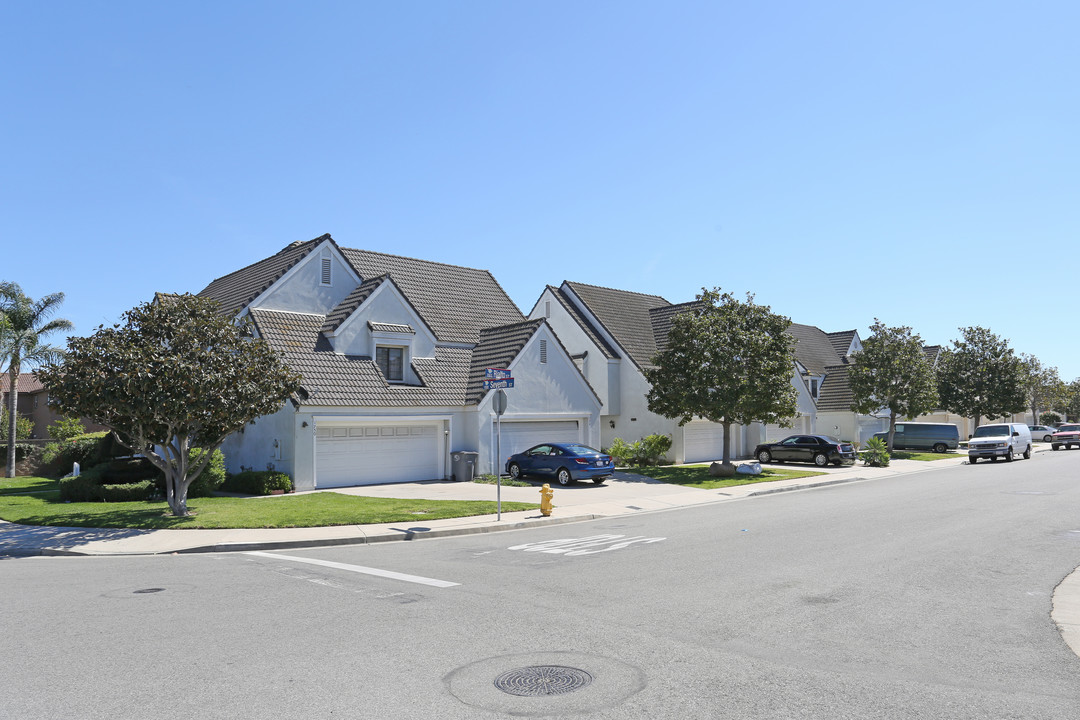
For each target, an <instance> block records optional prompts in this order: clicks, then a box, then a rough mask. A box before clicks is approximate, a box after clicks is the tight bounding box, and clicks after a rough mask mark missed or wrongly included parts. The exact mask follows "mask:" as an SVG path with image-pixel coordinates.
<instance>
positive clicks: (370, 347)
mask: <svg viewBox="0 0 1080 720" xmlns="http://www.w3.org/2000/svg"><path fill="white" fill-rule="evenodd" d="M368 322H375V323H389V324H393V325H408V326H410V327H412V329H413V330H415V331H416V334H415V335H401V336H396V335H395V336H394V337H393V339H390V336H387V335H379V334H377V333H375V334H373V333H372V331H371V328H370V327H368ZM376 335H378V336H379V344H380V345H383V344H386V345H390V344H393V345H397V344H407V345H408V347H409V353H410V356H411V357H414V358H418V357H421V358H430V357H435V337H434V336H433V335H432V334H431V333H430V332H429V331H428V329H427V328H426V327H425V326H424V324H423V322H422V321H421V320H420V318H419V317H417V315H416V313H415V312H414V311H413V309H412V308H411V307H409V305H408V303H406V302H405V299H404V298H403V297H402V296H401V295H400V294H399V293H398V292H397V291H396V290H395V289H394V287H393V285H391V284H390V283H384V284H383V285H382V286H380V287H379V288H378V289H377V290H376V291H375V292H374V293H372V294H371V297H369V298H368V299H367V300H365V301H364V304H363V305H361V306H360V307H359V308H357V309H356V312H354V313H353V314H352V315H351V316H349V318H348V319H347V320H345V322H343V323H342V324H341V326H340V327H338V329H337V331H336V332H335V333H334V335H333V337H332V338H331V343H332V344H333V346H334V351H335V352H339V353H341V354H343V355H364V356H369V357H374V356H375V336H376Z"/></svg>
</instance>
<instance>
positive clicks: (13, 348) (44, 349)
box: [0, 282, 72, 478]
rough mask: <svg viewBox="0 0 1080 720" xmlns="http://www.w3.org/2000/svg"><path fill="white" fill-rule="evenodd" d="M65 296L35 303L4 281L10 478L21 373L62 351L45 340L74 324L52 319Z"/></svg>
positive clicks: (0, 293) (0, 331)
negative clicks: (47, 343) (24, 366)
mask: <svg viewBox="0 0 1080 720" xmlns="http://www.w3.org/2000/svg"><path fill="white" fill-rule="evenodd" d="M62 302H64V293H62V292H61V293H53V294H52V295H46V296H45V297H43V298H41V299H40V300H37V301H34V300H32V299H31V298H28V297H27V296H26V294H25V293H23V291H22V288H21V287H19V286H18V284H17V283H13V282H0V364H2V363H3V362H5V361H6V362H7V363H8V377H9V379H10V382H9V388H10V392H9V393H8V418H10V419H11V422H9V423H8V427H9V428H10V429H9V431H8V438H7V477H9V478H10V477H15V435H16V433H15V425H16V423H15V417H16V415H15V408H16V407H17V403H18V400H19V373H20V372H22V367H23V365H24V364H25V365H27V366H29V365H36V364H39V363H42V362H46V361H48V360H52V359H54V358H55V357H56V356H57V355H59V354H60V352H61V350H60V349H59V348H56V347H53V346H52V345H46V344H45V343H44V342H43V341H44V339H45V338H46V337H48V336H49V335H51V334H53V333H54V332H57V331H61V330H70V329H71V327H72V325H71V321H69V320H64V319H63V318H56V319H55V320H49V317H50V316H51V315H52V314H53V313H54V312H56V310H57V308H58V307H60V304H61V303H62Z"/></svg>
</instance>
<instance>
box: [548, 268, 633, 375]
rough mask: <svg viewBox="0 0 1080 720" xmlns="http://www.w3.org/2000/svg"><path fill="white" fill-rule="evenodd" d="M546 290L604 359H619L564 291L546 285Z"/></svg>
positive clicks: (617, 354)
mask: <svg viewBox="0 0 1080 720" xmlns="http://www.w3.org/2000/svg"><path fill="white" fill-rule="evenodd" d="M548 290H550V291H551V294H552V295H554V296H555V299H556V300H558V302H559V304H560V305H562V306H563V308H565V309H566V312H567V313H569V315H570V317H572V318H573V319H574V320H575V321H577V324H578V325H579V326H580V327H581V329H582V330H583V331H584V332H585V334H586V335H587V336H588V337H589V339H590V340H592V342H593V344H595V345H596V346H597V347H598V348H600V352H602V353H603V354H604V357H606V358H608V359H609V360H612V359H614V358H617V357H619V353H617V352H615V349H614V348H613V347H611V344H610V343H608V341H607V340H605V339H604V338H603V337H601V335H600V333H599V332H597V330H596V328H595V327H593V324H592V323H591V322H590V321H589V319H588V318H587V317H585V314H584V313H582V312H581V310H579V309H578V306H577V305H575V304H574V303H573V301H572V300H570V298H569V296H568V295H567V294H566V291H565V290H563V289H562V288H557V287H553V286H551V285H548Z"/></svg>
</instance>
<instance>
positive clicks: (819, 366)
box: [788, 323, 842, 375]
mask: <svg viewBox="0 0 1080 720" xmlns="http://www.w3.org/2000/svg"><path fill="white" fill-rule="evenodd" d="M788 334H789V335H791V336H792V337H793V338H795V341H796V343H795V357H796V358H797V359H798V361H799V362H801V363H802V364H803V366H804V367H806V369H807V370H809V371H810V372H811V373H813V374H814V375H822V374H824V373H825V368H826V367H827V366H830V365H840V364H842V360H841V359H840V356H839V355H838V354H837V353H836V348H834V347H833V344H832V342H830V340H829V336H828V335H826V334H825V332H824V331H823V330H822V329H821V328H817V327H814V326H813V325H800V324H798V323H792V324H791V326H790V327H788Z"/></svg>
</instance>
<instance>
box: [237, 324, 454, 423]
mask: <svg viewBox="0 0 1080 720" xmlns="http://www.w3.org/2000/svg"><path fill="white" fill-rule="evenodd" d="M251 317H252V321H253V322H254V323H255V328H256V330H258V332H259V335H260V336H261V337H263V338H265V339H266V341H267V342H268V343H269V344H270V346H271V347H272V348H273V349H274V350H275V351H277V352H278V353H280V354H281V355H282V356H283V357H284V358H285V362H286V363H288V365H289V367H291V368H292V369H293V370H294V371H296V372H299V373H300V374H301V375H302V376H303V380H302V382H301V385H302V388H303V390H302V392H301V393H299V397H298V398H297V399H298V401H299V402H300V404H301V405H316V406H319V405H326V406H345V407H347V406H361V407H414V406H415V407H425V406H428V407H431V406H462V405H465V404H466V393H465V391H466V383H467V379H468V376H469V366H470V362H471V355H472V353H471V352H470V351H469V350H464V349H456V348H436V350H435V357H434V358H419V359H414V360H413V362H412V367H413V370H415V371H416V374H417V375H418V376H419V377H420V379H421V382H422V383H423V385H421V386H413V385H396V384H395V385H391V384H389V383H387V382H386V380H385V378H383V375H382V373H381V372H380V371H379V368H378V367H377V366H376V365H375V362H374V361H373V360H372V359H371V358H370V357H364V356H346V355H339V354H337V353H335V352H334V351H333V348H331V346H330V343H329V341H327V340H326V338H325V337H324V336H323V335H322V334H321V333H320V329H321V328H322V326H323V322H324V320H325V318H324V317H323V316H322V315H302V314H299V313H288V312H280V311H277V310H260V309H253V310H252V311H251Z"/></svg>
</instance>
